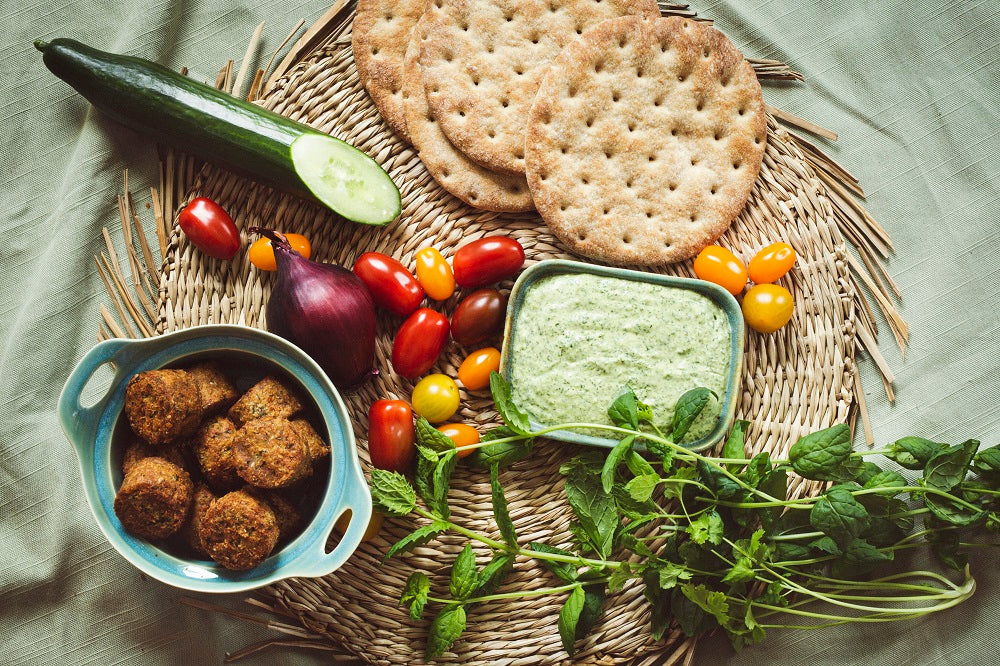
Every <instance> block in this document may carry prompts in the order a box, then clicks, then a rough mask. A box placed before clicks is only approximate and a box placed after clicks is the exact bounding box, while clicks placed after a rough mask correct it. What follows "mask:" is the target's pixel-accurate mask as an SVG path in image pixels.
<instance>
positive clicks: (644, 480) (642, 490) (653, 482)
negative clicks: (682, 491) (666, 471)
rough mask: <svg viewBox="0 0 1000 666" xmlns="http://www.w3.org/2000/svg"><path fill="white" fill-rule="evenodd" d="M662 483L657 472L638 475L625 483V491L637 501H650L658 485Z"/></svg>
mask: <svg viewBox="0 0 1000 666" xmlns="http://www.w3.org/2000/svg"><path fill="white" fill-rule="evenodd" d="M659 483H660V475H659V474H656V473H655V472H654V473H653V474H643V475H642V476H637V477H635V478H634V479H631V480H630V481H629V482H628V483H626V484H625V491H626V492H627V493H628V494H629V497H631V498H632V499H633V500H635V501H636V502H648V501H649V499H650V498H651V497H652V496H653V491H654V490H655V489H656V486H657V485H658V484H659Z"/></svg>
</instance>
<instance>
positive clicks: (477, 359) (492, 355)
mask: <svg viewBox="0 0 1000 666" xmlns="http://www.w3.org/2000/svg"><path fill="white" fill-rule="evenodd" d="M498 370H500V350H499V349H496V348H495V347H486V348H485V349H479V350H477V351H474V352H472V353H471V354H469V355H468V356H466V357H465V360H464V361H462V365H460V366H458V381H460V382H462V386H464V387H465V388H467V389H469V390H470V391H478V390H480V389H484V388H486V387H487V386H489V385H490V374H491V373H493V372H496V371H498Z"/></svg>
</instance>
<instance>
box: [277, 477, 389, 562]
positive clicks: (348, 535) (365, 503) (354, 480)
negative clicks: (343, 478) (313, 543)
mask: <svg viewBox="0 0 1000 666" xmlns="http://www.w3.org/2000/svg"><path fill="white" fill-rule="evenodd" d="M348 509H350V511H351V522H350V523H349V524H348V526H347V530H346V531H345V532H344V535H343V536H342V537H341V539H340V542H339V543H338V544H337V545H336V547H335V548H334V549H333V550H331V551H330V552H329V553H327V552H326V539H320V540H319V546H318V552H315V551H314V552H313V553H312V554H311V555H307V556H305V557H304V558H303V559H302V560H301V561H300V562H299V563H298V564H297V566H296V567H295V571H294V573H289V574H288V575H290V576H306V577H310V578H315V577H318V576H325V575H327V574H329V573H331V572H333V571H336V570H337V569H339V568H340V567H341V566H342V565H343V564H344V562H346V561H347V558H348V557H350V556H351V554H352V553H354V551H355V550H357V548H358V546H359V545H360V544H361V537H363V536H364V533H365V530H367V529H368V523H369V522H371V519H372V499H371V492H369V490H368V482H367V481H365V476H364V474H363V473H362V472H361V467H360V465H359V464H358V463H357V461H354V464H352V465H350V466H348V469H347V483H346V484H345V486H344V494H343V496H342V497H341V501H340V505H339V506H338V507H337V510H336V511H335V512H334V516H337V517H339V516H340V515H341V514H342V513H343V512H344V511H346V510H348ZM332 527H333V525H332V524H331V525H330V528H331V529H332Z"/></svg>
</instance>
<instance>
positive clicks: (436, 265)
mask: <svg viewBox="0 0 1000 666" xmlns="http://www.w3.org/2000/svg"><path fill="white" fill-rule="evenodd" d="M416 260H417V282H419V283H420V286H421V287H423V288H424V292H425V293H426V294H427V297H428V298H433V299H434V300H435V301H443V300H445V299H447V298H450V297H451V295H452V294H454V293H455V274H454V273H452V271H451V264H449V263H448V261H447V260H446V259H445V258H444V257H442V256H441V253H440V252H438V251H437V250H436V249H435V248H433V247H425V248H424V249H422V250H420V251H419V252H417V256H416Z"/></svg>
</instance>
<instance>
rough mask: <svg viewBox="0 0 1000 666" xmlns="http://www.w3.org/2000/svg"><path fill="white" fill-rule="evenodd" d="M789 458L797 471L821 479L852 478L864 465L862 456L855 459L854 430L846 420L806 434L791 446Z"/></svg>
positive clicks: (848, 479) (804, 475)
mask: <svg viewBox="0 0 1000 666" xmlns="http://www.w3.org/2000/svg"><path fill="white" fill-rule="evenodd" d="M788 458H789V459H790V460H791V462H792V469H794V470H795V473H796V474H798V475H799V476H802V477H804V478H806V479H814V480H817V481H850V480H852V479H854V478H855V477H857V476H858V474H860V473H861V471H862V468H863V465H864V462H863V461H862V460H861V459H860V458H855V459H851V429H850V428H849V427H848V426H847V424H846V423H838V424H837V425H835V426H833V427H830V428H827V429H825V430H820V431H817V432H814V433H810V434H808V435H806V436H805V437H802V438H801V439H799V441H797V442H796V443H795V444H793V445H792V448H791V449H789V451H788Z"/></svg>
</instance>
